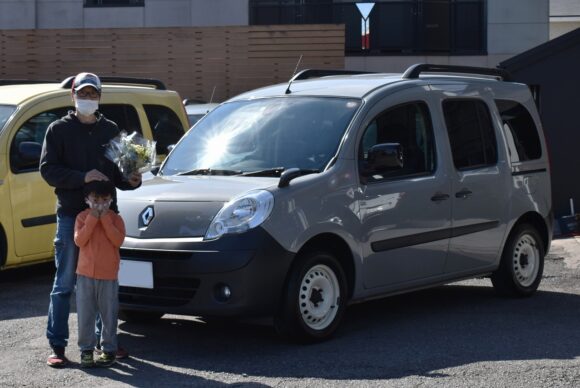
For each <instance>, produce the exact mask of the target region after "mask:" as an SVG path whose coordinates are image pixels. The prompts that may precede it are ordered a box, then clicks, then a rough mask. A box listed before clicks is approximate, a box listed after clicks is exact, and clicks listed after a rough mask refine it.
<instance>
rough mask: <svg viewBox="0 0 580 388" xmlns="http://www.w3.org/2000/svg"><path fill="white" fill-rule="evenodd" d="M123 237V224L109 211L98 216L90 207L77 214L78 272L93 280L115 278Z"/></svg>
mask: <svg viewBox="0 0 580 388" xmlns="http://www.w3.org/2000/svg"><path fill="white" fill-rule="evenodd" d="M124 239H125V223H124V222H123V219H122V218H121V216H120V215H118V214H117V213H115V212H114V211H112V210H109V211H108V212H107V213H106V214H105V215H103V216H101V218H96V217H95V216H93V215H92V214H91V209H86V210H84V211H82V212H81V213H79V215H78V216H77V218H76V222H75V244H76V245H77V246H78V247H79V249H80V251H79V262H78V265H77V274H79V275H83V276H86V277H89V278H93V279H100V280H116V279H117V276H118V273H119V263H120V260H121V256H120V254H119V248H120V247H121V244H122V243H123V240H124Z"/></svg>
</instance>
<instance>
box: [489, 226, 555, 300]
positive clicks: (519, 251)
mask: <svg viewBox="0 0 580 388" xmlns="http://www.w3.org/2000/svg"><path fill="white" fill-rule="evenodd" d="M544 254H545V252H544V247H543V243H542V239H541V238H540V235H539V234H538V232H537V231H536V229H535V228H534V227H533V226H532V225H529V224H522V225H519V226H517V227H516V228H515V229H514V230H513V231H512V233H511V234H510V236H509V238H508V241H507V243H506V246H505V248H504V251H503V254H502V257H501V262H500V264H499V268H498V269H497V270H496V271H495V272H494V273H493V274H492V275H491V282H492V284H493V286H494V288H495V289H496V291H498V292H499V293H500V294H502V295H508V296H529V295H531V294H533V293H534V292H535V291H536V290H537V289H538V286H539V285H540V281H541V280H542V273H543V271H544Z"/></svg>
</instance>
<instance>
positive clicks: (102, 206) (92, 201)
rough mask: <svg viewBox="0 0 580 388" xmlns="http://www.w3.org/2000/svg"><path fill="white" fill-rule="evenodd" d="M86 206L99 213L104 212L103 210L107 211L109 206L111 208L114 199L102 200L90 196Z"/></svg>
mask: <svg viewBox="0 0 580 388" xmlns="http://www.w3.org/2000/svg"><path fill="white" fill-rule="evenodd" d="M85 202H86V204H87V205H88V206H89V208H91V209H94V210H97V211H99V212H102V211H103V210H106V209H108V208H109V206H111V202H113V200H112V199H110V198H109V199H106V200H103V199H100V198H95V197H93V196H89V197H88V198H87V199H86V200H85Z"/></svg>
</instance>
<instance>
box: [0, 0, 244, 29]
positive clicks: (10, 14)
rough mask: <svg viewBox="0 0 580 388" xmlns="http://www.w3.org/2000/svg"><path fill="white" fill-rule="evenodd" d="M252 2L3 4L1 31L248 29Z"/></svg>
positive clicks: (10, 0)
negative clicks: (90, 5) (134, 28)
mask: <svg viewBox="0 0 580 388" xmlns="http://www.w3.org/2000/svg"><path fill="white" fill-rule="evenodd" d="M248 4H249V2H248V0H146V1H145V6H144V7H87V8H85V7H84V6H83V0H0V29H28V28H83V27H85V28H114V27H193V26H233V25H247V24H248V22H249V11H248Z"/></svg>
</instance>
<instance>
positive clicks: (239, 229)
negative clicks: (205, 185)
mask: <svg viewBox="0 0 580 388" xmlns="http://www.w3.org/2000/svg"><path fill="white" fill-rule="evenodd" d="M273 207H274V196H273V195H272V193H270V192H269V191H265V190H258V191H250V192H248V193H245V194H244V195H242V196H241V197H237V198H234V199H232V200H231V201H230V202H228V203H226V204H225V205H224V207H222V208H221V210H220V211H219V212H218V214H217V215H216V216H215V217H214V219H213V220H212V222H211V224H210V225H209V228H208V229H207V232H206V233H205V237H204V239H205V240H213V239H216V238H220V237H221V236H223V235H224V234H231V233H244V232H245V231H247V230H249V229H252V228H255V227H256V226H258V225H261V224H262V222H264V221H265V220H266V219H267V218H268V216H269V215H270V213H271V212H272V208H273Z"/></svg>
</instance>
